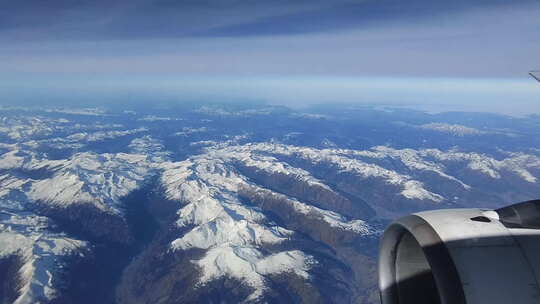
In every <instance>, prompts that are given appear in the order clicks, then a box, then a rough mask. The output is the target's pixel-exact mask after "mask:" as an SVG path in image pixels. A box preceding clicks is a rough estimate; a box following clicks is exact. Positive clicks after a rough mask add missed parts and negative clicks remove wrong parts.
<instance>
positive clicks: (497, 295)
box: [379, 200, 540, 304]
mask: <svg viewBox="0 0 540 304" xmlns="http://www.w3.org/2000/svg"><path fill="white" fill-rule="evenodd" d="M539 281H540V200H536V201H528V202H523V203H519V204H515V205H512V206H509V207H505V208H501V209H497V210H486V209H448V210H437V211H426V212H420V213H416V214H413V215H409V216H406V217H403V218H401V219H398V220H397V221H395V222H393V223H392V224H391V225H390V226H389V227H388V228H387V229H386V231H385V232H384V235H383V237H382V240H381V247H380V254H379V288H380V292H381V301H382V303H383V304H398V303H399V304H424V303H430V304H434V303H441V304H461V303H468V304H509V303H511V304H518V303H519V304H532V303H540V285H539Z"/></svg>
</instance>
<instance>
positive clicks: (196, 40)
mask: <svg viewBox="0 0 540 304" xmlns="http://www.w3.org/2000/svg"><path fill="white" fill-rule="evenodd" d="M4 2H5V3H1V4H0V98H1V100H0V103H3V102H5V103H9V102H10V101H13V102H17V101H18V100H23V99H24V100H34V99H35V100H41V101H46V100H50V99H54V98H63V99H70V98H72V99H74V101H73V102H74V103H76V102H77V101H76V100H77V99H78V100H82V99H80V98H76V97H81V96H84V97H85V98H86V99H88V100H90V99H92V96H95V98H98V96H99V98H104V99H106V98H111V100H112V99H113V97H115V96H116V97H118V96H128V95H129V96H137V95H140V96H154V97H155V98H168V99H170V100H178V101H181V100H184V99H200V100H203V99H209V100H212V99H223V100H241V99H245V100H258V101H267V102H270V103H277V104H286V105H305V104H312V103H321V102H356V103H367V104H389V105H423V106H431V107H435V108H436V107H440V108H441V109H443V108H444V107H447V108H448V109H450V108H452V109H456V110H474V111H482V110H486V111H495V112H503V113H508V114H518V115H523V114H529V113H539V112H540V84H539V83H536V82H535V81H534V80H533V79H532V78H529V77H528V75H527V72H528V71H529V70H533V69H538V68H540V57H539V54H540V18H539V17H538V16H540V0H513V1H508V0H475V1H470V0H451V1H450V0H446V1H442V0H409V1H404V0H356V1H353V0H311V1H309V0H275V1H263V0H187V1H182V0H179V1H174V0H131V1H127V0H107V1H105V0H49V1H43V0H18V1H4ZM445 109H446V108H445Z"/></svg>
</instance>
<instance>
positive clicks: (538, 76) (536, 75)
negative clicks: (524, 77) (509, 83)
mask: <svg viewBox="0 0 540 304" xmlns="http://www.w3.org/2000/svg"><path fill="white" fill-rule="evenodd" d="M529 75H531V77H532V78H534V79H536V81H538V82H540V71H530V72H529Z"/></svg>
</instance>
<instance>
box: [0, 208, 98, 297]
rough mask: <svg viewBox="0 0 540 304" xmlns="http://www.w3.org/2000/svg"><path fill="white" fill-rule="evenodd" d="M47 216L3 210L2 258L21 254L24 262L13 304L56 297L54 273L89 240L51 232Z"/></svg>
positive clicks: (0, 222)
mask: <svg viewBox="0 0 540 304" xmlns="http://www.w3.org/2000/svg"><path fill="white" fill-rule="evenodd" d="M50 225H51V224H50V222H49V220H48V219H47V218H46V217H41V216H37V215H33V214H30V213H25V212H21V213H19V214H15V213H11V212H6V211H0V258H6V257H8V256H13V255H16V256H19V258H21V259H22V262H23V265H22V267H21V268H20V270H19V276H20V279H21V280H22V284H21V286H19V296H18V298H17V299H16V300H15V302H14V304H31V303H46V302H49V301H50V300H52V299H53V298H54V297H55V296H56V287H57V286H55V285H54V282H55V281H53V279H52V278H53V276H56V275H58V274H59V273H60V272H61V270H62V268H63V267H64V264H65V263H64V259H65V257H66V256H70V255H73V254H78V255H81V254H82V253H83V251H82V249H84V248H85V247H86V246H87V243H86V242H83V241H80V240H76V239H73V238H69V237H67V236H65V235H63V234H59V233H51V232H49V227H50Z"/></svg>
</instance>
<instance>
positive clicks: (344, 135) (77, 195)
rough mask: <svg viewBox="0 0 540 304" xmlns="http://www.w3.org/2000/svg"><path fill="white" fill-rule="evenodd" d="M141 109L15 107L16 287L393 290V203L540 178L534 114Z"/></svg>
mask: <svg viewBox="0 0 540 304" xmlns="http://www.w3.org/2000/svg"><path fill="white" fill-rule="evenodd" d="M362 111H364V112H366V111H367V112H369V111H374V110H371V109H364V110H362ZM362 111H359V112H358V114H357V115H358V116H359V117H364V116H363V115H367V114H364V112H362ZM139 113H140V112H137V111H135V110H129V111H121V112H119V111H116V112H115V111H107V110H101V109H62V108H54V109H35V108H32V109H29V108H3V109H1V110H0V114H1V118H0V302H3V303H4V302H5V303H11V302H13V303H98V302H111V301H112V302H117V303H194V302H198V303H222V302H225V303H239V302H244V303H274V302H275V303H283V302H298V303H319V302H320V303H376V301H377V296H376V286H375V278H376V269H375V260H376V252H377V240H378V237H379V235H380V233H381V231H382V229H383V228H384V226H385V225H386V224H387V223H388V222H389V221H390V220H392V219H394V218H396V217H398V216H401V215H404V214H407V213H409V212H414V211H418V210H425V209H435V208H447V207H470V206H480V207H486V208H494V207H497V206H500V205H504V204H507V203H510V202H513V201H519V200H526V199H532V198H537V197H539V196H540V152H539V151H540V145H539V142H538V139H537V138H536V137H535V136H534V134H539V133H538V132H540V122H539V121H538V118H535V117H530V118H523V119H521V120H519V119H515V118H512V119H508V120H509V121H513V122H514V128H513V129H509V127H508V125H504V126H503V127H504V128H505V131H504V132H502V131H501V128H499V127H497V128H495V127H490V121H491V120H490V119H491V116H489V115H488V116H486V117H483V116H479V119H485V120H484V122H483V124H484V125H483V126H480V125H468V126H467V125H461V124H459V123H460V122H461V121H460V116H459V115H460V114H454V115H455V117H454V116H452V117H450V118H449V117H447V116H445V115H439V116H437V115H432V114H425V113H416V112H415V115H409V114H407V115H404V114H402V113H401V112H399V111H394V112H391V111H390V112H389V111H384V112H377V111H375V113H377V115H385V119H386V120H389V121H387V123H385V124H384V126H383V125H381V124H380V117H378V119H377V120H373V121H369V120H363V121H361V122H359V120H358V119H354V117H349V116H347V115H349V114H346V115H336V113H326V112H321V111H315V110H314V111H313V112H310V113H302V112H295V111H292V110H288V109H283V108H278V109H275V108H272V107H270V108H257V107H255V108H249V107H248V108H243V109H240V110H239V109H222V108H219V107H215V106H210V105H209V106H204V107H202V108H194V109H190V110H185V109H182V111H178V112H174V111H171V110H169V111H167V113H166V114H167V115H166V114H165V113H157V112H156V113H154V112H149V113H146V112H144V113H140V114H139ZM370 113H371V112H370ZM462 115H464V116H467V115H468V114H462ZM478 115H480V114H478ZM337 117H339V118H337ZM406 117H410V118H409V119H408V120H407V121H405V119H406ZM467 117H468V116H467ZM462 121H465V122H466V121H469V120H468V119H462ZM501 121H502V124H505V121H504V119H503V118H501ZM486 125H487V126H486ZM535 132H537V133H535ZM509 134H510V135H509ZM112 251H115V252H112ZM115 263H116V264H115ZM113 264H115V265H117V266H114V267H111V269H108V267H107V265H113ZM104 278H106V279H104ZM101 279H103V282H107V283H106V284H105V283H100V280H101ZM105 285H107V286H105ZM91 290H94V291H95V292H91V293H90V294H89V291H91Z"/></svg>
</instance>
